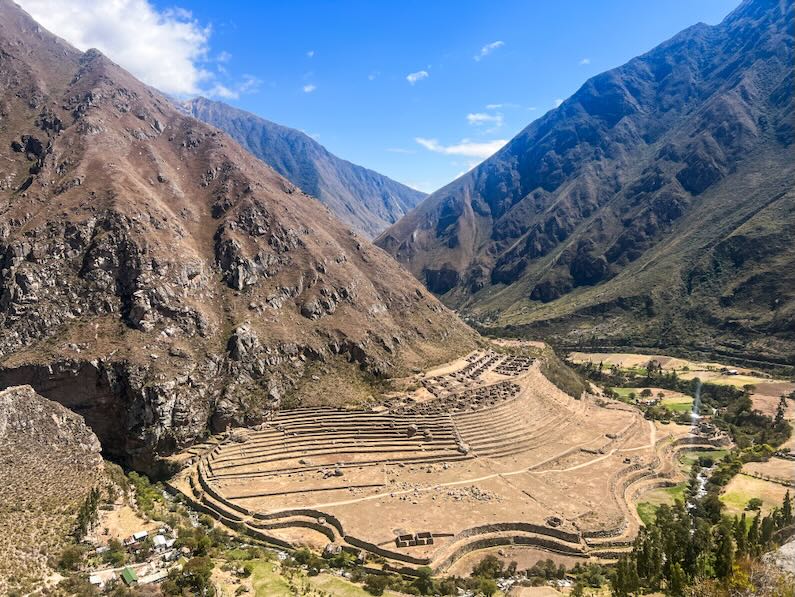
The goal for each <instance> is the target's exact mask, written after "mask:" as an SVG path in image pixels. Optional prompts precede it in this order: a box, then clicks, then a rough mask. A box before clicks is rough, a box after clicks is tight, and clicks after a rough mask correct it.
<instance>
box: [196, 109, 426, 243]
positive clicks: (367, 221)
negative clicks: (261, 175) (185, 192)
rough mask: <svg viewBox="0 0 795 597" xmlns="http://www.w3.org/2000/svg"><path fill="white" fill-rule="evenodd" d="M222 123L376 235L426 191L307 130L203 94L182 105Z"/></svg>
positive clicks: (263, 157)
mask: <svg viewBox="0 0 795 597" xmlns="http://www.w3.org/2000/svg"><path fill="white" fill-rule="evenodd" d="M182 107H184V108H185V109H186V110H187V111H188V112H189V113H190V114H191V115H192V116H194V117H196V118H198V119H199V120H202V121H204V122H206V123H208V124H211V125H213V126H215V127H218V128H219V129H221V130H222V131H224V132H226V133H228V134H229V136H230V137H232V138H233V139H234V140H235V141H237V142H238V143H240V144H241V145H242V146H243V147H245V148H246V149H248V150H249V151H250V152H251V153H252V154H254V155H255V156H256V157H258V158H259V159H261V160H262V161H263V162H265V163H266V164H268V165H269V166H270V167H271V168H273V169H274V170H276V172H278V173H279V174H281V175H282V176H284V177H285V178H286V179H287V180H289V181H290V182H292V183H293V184H295V185H296V186H298V187H299V188H300V189H301V190H302V191H304V192H306V193H309V194H310V195H312V196H313V197H317V198H318V199H319V200H320V202H321V203H323V204H324V205H326V206H327V207H328V208H329V209H330V210H331V211H332V212H333V213H334V215H336V216H337V217H338V218H339V219H340V220H342V221H343V222H345V223H346V224H348V225H349V226H351V227H353V228H355V229H356V230H359V231H360V232H362V233H364V234H366V235H367V236H368V237H370V238H372V237H374V236H376V235H378V234H379V233H380V232H382V231H383V230H384V229H385V228H387V227H388V226H389V225H390V224H394V223H395V222H397V221H398V220H399V219H400V218H401V217H402V216H403V215H405V214H406V213H407V212H408V211H409V210H411V209H412V208H413V207H415V206H416V205H417V204H418V203H419V202H420V201H422V200H423V199H424V198H425V197H426V195H425V193H422V192H420V191H415V190H414V189H411V188H409V187H407V186H405V185H402V184H400V183H399V182H395V181H394V180H392V179H390V178H387V177H386V176H383V175H382V174H379V173H378V172H373V171H372V170H368V169H367V168H362V167H361V166H357V165H356V164H351V163H350V162H347V161H345V160H342V159H340V158H338V157H337V156H335V155H334V154H332V153H329V152H328V151H327V150H326V148H325V147H323V146H322V145H321V144H320V143H318V142H317V141H315V140H314V139H312V138H311V137H310V136H309V135H306V134H304V133H302V132H301V131H297V130H295V129H291V128H288V127H286V126H281V125H279V124H276V123H273V122H270V121H268V120H265V119H264V118H260V117H259V116H256V115H255V114H251V113H250V112H245V111H243V110H238V109H237V108H233V107H232V106H228V105H226V104H224V103H221V102H214V101H211V100H208V99H205V98H202V97H199V98H196V99H193V100H190V101H187V102H184V103H183V104H182Z"/></svg>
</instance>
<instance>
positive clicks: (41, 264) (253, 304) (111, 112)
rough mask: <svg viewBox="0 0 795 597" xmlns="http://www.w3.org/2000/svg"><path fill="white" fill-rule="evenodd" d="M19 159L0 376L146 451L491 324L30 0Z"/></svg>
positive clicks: (153, 468)
mask: <svg viewBox="0 0 795 597" xmlns="http://www.w3.org/2000/svg"><path fill="white" fill-rule="evenodd" d="M0 163H2V178H0V389H2V388H4V387H7V386H14V385H21V384H29V385H31V386H32V387H33V388H34V389H35V391H37V392H38V393H40V394H41V395H43V396H44V397H46V398H48V399H51V400H54V401H56V402H59V403H61V404H63V405H64V406H67V407H68V408H70V409H71V410H74V411H75V412H77V413H78V414H80V415H82V416H83V417H84V418H85V420H86V423H87V424H88V425H89V426H90V427H91V429H92V430H93V431H94V432H95V433H96V435H97V437H98V438H99V440H100V441H101V442H102V447H103V453H104V454H105V456H106V457H108V458H112V459H115V460H117V461H118V462H120V463H123V464H125V465H127V466H131V467H134V468H136V469H138V470H143V471H148V472H150V473H153V474H157V473H158V471H162V469H161V468H160V467H161V466H163V465H165V462H164V461H163V460H162V458H161V457H162V456H165V455H168V454H170V453H172V452H173V451H175V450H177V449H179V448H180V447H183V446H186V445H189V444H191V443H192V442H195V441H196V440H197V439H199V438H201V437H204V436H206V434H207V433H209V432H210V431H219V430H224V429H226V428H227V427H228V426H230V425H254V424H257V423H258V422H261V421H262V420H264V419H265V418H266V417H267V416H268V415H269V414H270V413H272V412H273V411H274V410H275V409H277V408H279V406H280V405H282V404H283V403H286V402H288V401H292V402H293V403H295V402H296V400H299V398H297V396H300V394H298V393H297V392H298V391H299V390H300V388H301V387H303V386H306V385H310V386H311V385H313V384H315V387H316V388H323V387H332V386H333V384H334V383H336V384H337V385H338V386H340V387H344V388H346V390H345V392H330V391H329V392H323V391H321V390H320V389H318V391H316V392H314V394H315V395H316V396H319V397H321V398H322V399H329V400H333V399H335V396H338V398H336V399H340V400H343V399H344V400H357V399H362V400H364V399H367V397H368V389H367V388H368V385H367V384H368V383H369V381H370V380H372V379H376V378H378V377H379V376H384V375H396V374H398V375H399V374H401V373H402V372H403V373H405V372H408V371H409V370H410V369H411V368H413V367H417V366H419V365H423V366H426V365H427V363H428V362H434V361H435V362H442V361H445V360H448V359H449V358H450V357H451V356H454V355H457V354H460V353H462V352H466V351H468V350H469V349H471V348H472V347H473V346H474V344H475V342H477V336H476V334H475V333H474V332H473V331H472V330H471V329H469V328H468V327H467V326H466V325H464V324H463V323H462V322H461V321H460V320H459V319H458V318H457V317H456V315H455V314H454V313H453V312H451V311H450V310H449V309H447V308H446V307H444V306H443V305H442V304H441V303H439V301H438V300H437V299H436V298H434V297H433V296H432V295H431V294H430V293H429V292H428V291H427V290H425V289H424V288H423V287H422V285H420V284H419V283H418V282H417V281H416V280H415V279H414V278H413V277H412V276H411V275H410V274H409V273H408V272H406V271H405V270H404V269H403V268H401V267H400V266H399V265H398V264H397V263H396V262H395V261H394V260H392V259H391V258H390V257H389V256H388V255H386V254H385V253H384V252H383V251H381V250H380V249H378V248H376V247H374V246H373V245H372V244H370V242H369V241H367V240H366V239H364V238H362V237H361V235H358V234H356V233H355V232H354V231H352V230H350V229H349V228H347V227H346V226H345V225H343V224H342V223H341V222H340V221H339V220H338V219H337V218H336V217H335V216H334V215H333V214H332V213H331V212H330V211H329V210H328V209H327V208H326V207H325V206H323V205H322V204H321V203H319V202H318V201H317V200H315V199H314V198H312V197H311V196H309V195H307V194H305V193H304V192H302V191H301V190H300V189H298V188H297V187H296V186H295V185H294V184H293V183H291V182H289V181H288V180H286V179H285V178H283V177H282V176H281V175H279V174H278V173H276V172H275V171H274V170H272V169H271V168H269V167H268V166H266V165H265V164H263V163H262V162H261V161H260V160H258V159H256V158H254V157H252V156H251V155H250V154H249V153H248V152H247V151H246V150H244V149H243V148H242V147H240V146H239V145H238V144H237V143H236V142H235V141H233V140H232V139H231V138H230V137H228V136H227V135H226V134H224V133H222V132H220V131H218V130H217V129H215V128H213V127H210V126H208V125H205V124H203V123H201V122H199V121H197V120H196V119H194V118H191V117H189V116H185V115H184V114H182V113H181V112H179V111H178V110H177V109H176V108H175V107H174V106H173V104H172V102H171V101H170V100H169V99H168V98H167V97H165V96H164V95H162V94H161V93H159V92H158V91H156V90H154V89H152V88H150V87H148V86H146V85H144V84H143V83H141V82H140V81H138V80H136V79H135V78H134V77H133V76H131V75H130V74H129V73H128V72H126V71H125V70H124V69H122V68H121V67H119V66H118V65H116V64H114V63H113V62H112V61H110V60H109V59H108V58H106V57H105V56H103V55H102V54H101V53H100V52H98V51H96V50H88V51H86V52H80V51H78V50H76V49H75V48H73V47H72V46H70V45H69V44H67V43H66V42H64V41H63V40H61V39H59V38H57V37H55V36H54V35H52V34H50V33H49V32H47V31H46V30H44V29H43V28H42V27H41V26H40V25H39V24H38V23H36V22H35V21H34V20H33V19H31V17H30V16H29V15H27V14H26V13H25V12H23V11H22V10H21V9H20V8H19V7H18V6H17V5H15V4H14V3H13V2H11V0H0ZM324 384H325V385H324ZM356 388H362V389H361V390H360V391H359V393H358V394H357V393H356V392H355V391H354V390H355V389H356Z"/></svg>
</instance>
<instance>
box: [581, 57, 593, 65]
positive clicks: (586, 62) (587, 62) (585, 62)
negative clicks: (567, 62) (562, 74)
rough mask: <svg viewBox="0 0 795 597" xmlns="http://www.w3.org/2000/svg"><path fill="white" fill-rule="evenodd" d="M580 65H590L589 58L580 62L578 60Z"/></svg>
mask: <svg viewBox="0 0 795 597" xmlns="http://www.w3.org/2000/svg"><path fill="white" fill-rule="evenodd" d="M580 64H582V65H585V64H591V59H590V58H583V59H582V60H580Z"/></svg>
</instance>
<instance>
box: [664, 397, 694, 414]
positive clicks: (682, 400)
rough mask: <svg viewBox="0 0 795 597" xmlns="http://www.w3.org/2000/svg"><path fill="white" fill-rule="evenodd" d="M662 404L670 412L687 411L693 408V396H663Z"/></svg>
mask: <svg viewBox="0 0 795 597" xmlns="http://www.w3.org/2000/svg"><path fill="white" fill-rule="evenodd" d="M662 405H663V406H664V407H665V408H667V409H668V410H670V411H671V412H675V413H687V412H690V411H691V410H692V409H693V398H691V397H690V396H677V397H675V398H663V400H662Z"/></svg>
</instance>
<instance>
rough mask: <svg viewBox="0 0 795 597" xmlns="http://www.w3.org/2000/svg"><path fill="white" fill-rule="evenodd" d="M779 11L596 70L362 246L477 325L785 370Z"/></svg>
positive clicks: (786, 74)
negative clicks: (374, 247)
mask: <svg viewBox="0 0 795 597" xmlns="http://www.w3.org/2000/svg"><path fill="white" fill-rule="evenodd" d="M792 23H793V6H792V3H788V2H784V1H778V0H746V1H745V2H743V3H742V4H741V5H740V6H739V7H738V8H737V9H736V10H735V11H734V12H732V13H731V14H730V15H729V16H728V17H726V19H725V20H724V21H723V22H722V23H720V24H718V25H716V26H707V25H704V24H699V25H695V26H693V27H690V28H689V29H686V30H685V31H683V32H681V33H679V34H678V35H676V36H674V37H673V38H672V39H670V40H668V41H667V42H664V43H663V44H661V45H660V46H658V47H657V48H655V49H653V50H651V51H650V52H648V53H647V54H644V55H642V56H639V57H637V58H635V59H633V60H631V61H630V62H628V63H627V64H625V65H624V66H621V67H619V68H616V69H613V70H611V71H608V72H605V73H603V74H601V75H598V76H596V77H594V78H592V79H590V80H589V81H587V82H586V83H585V84H584V85H583V86H582V88H581V89H580V90H579V91H577V93H575V94H574V95H573V96H572V97H571V98H569V99H568V100H566V101H565V102H564V103H563V104H562V105H561V106H560V107H559V108H557V109H555V110H552V111H551V112H549V113H548V114H546V115H545V116H543V117H541V118H539V119H538V120H536V121H535V122H533V123H532V124H530V125H529V126H528V127H527V128H526V129H525V130H524V131H522V132H521V133H520V134H519V135H517V136H516V137H515V138H514V139H513V140H511V141H510V142H509V143H508V144H507V145H506V146H505V147H504V148H503V149H501V150H500V151H499V152H497V153H496V154H495V155H494V156H493V157H491V158H489V159H488V160H486V161H485V162H484V163H482V164H481V165H480V166H478V167H477V168H475V169H474V170H473V171H471V172H470V173H468V174H466V175H465V176H463V177H461V178H459V179H458V180H456V181H454V182H453V183H451V184H450V185H448V186H447V187H445V188H443V189H440V190H439V191H437V192H435V193H433V194H432V195H431V196H430V197H429V198H428V199H427V200H426V201H424V202H423V203H422V204H421V205H420V206H419V207H418V208H417V209H415V210H414V211H413V212H411V213H410V214H408V215H407V216H406V217H404V218H403V219H402V220H401V221H399V222H398V223H397V224H396V225H394V226H393V227H391V228H390V229H388V230H387V231H385V232H384V233H383V235H381V236H380V237H379V238H378V239H376V243H377V244H378V245H380V246H381V247H383V248H384V249H386V250H387V251H388V252H390V253H391V254H392V255H394V256H395V257H396V258H397V259H398V260H399V261H400V262H401V263H403V264H404V265H406V267H408V268H409V269H410V270H411V271H412V272H413V273H414V274H415V276H417V277H418V278H419V279H420V280H422V281H423V282H424V283H425V284H426V286H427V287H428V288H429V289H431V290H432V291H433V292H435V293H436V294H437V295H439V296H441V297H442V299H443V300H444V301H445V302H446V303H447V304H448V305H451V306H454V307H456V308H457V309H459V310H460V311H461V312H462V313H463V314H464V315H465V316H466V317H469V318H471V320H472V321H474V322H476V323H477V324H478V325H480V326H482V327H483V329H486V330H489V331H492V332H495V333H503V334H506V333H507V334H518V335H531V336H533V335H538V336H543V337H545V338H547V339H549V340H550V341H553V342H555V343H557V344H558V345H564V346H568V347H574V346H591V347H594V346H601V347H609V346H635V347H655V348H657V349H659V348H663V347H675V348H682V347H690V348H697V349H703V350H704V351H706V352H712V353H716V352H717V353H721V354H726V355H733V356H738V357H743V358H746V357H747V358H757V359H759V360H761V361H765V360H767V361H769V362H778V363H790V364H792V363H795V341H793V338H795V334H793V331H795V275H794V274H793V271H795V253H794V252H793V247H792V243H791V242H788V240H787V239H788V238H791V228H792V225H793V223H795V193H794V192H793V189H794V188H795V166H794V165H795V146H793V140H795V132H794V130H795V129H794V128H793V114H794V113H795V111H794V110H793V95H794V94H793V75H792V64H793V33H792Z"/></svg>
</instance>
